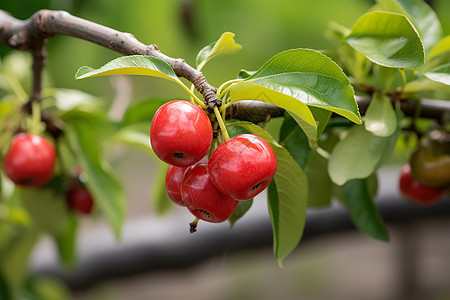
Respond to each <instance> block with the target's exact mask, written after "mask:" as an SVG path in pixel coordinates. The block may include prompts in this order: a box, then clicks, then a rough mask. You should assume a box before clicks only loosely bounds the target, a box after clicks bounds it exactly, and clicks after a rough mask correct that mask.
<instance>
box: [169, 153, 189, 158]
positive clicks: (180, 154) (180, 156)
mask: <svg viewBox="0 0 450 300" xmlns="http://www.w3.org/2000/svg"><path fill="white" fill-rule="evenodd" d="M172 156H173V157H175V158H178V159H183V158H185V157H186V154H184V153H181V152H174V153H173V154H172Z"/></svg>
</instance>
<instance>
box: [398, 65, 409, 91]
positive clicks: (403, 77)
mask: <svg viewBox="0 0 450 300" xmlns="http://www.w3.org/2000/svg"><path fill="white" fill-rule="evenodd" d="M398 71H399V72H400V74H401V75H402V80H403V83H402V88H401V90H402V91H403V90H404V89H405V86H406V82H407V80H406V74H405V70H403V69H398Z"/></svg>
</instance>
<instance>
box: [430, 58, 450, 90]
mask: <svg viewBox="0 0 450 300" xmlns="http://www.w3.org/2000/svg"><path fill="white" fill-rule="evenodd" d="M424 75H425V76H426V77H427V78H428V79H431V80H433V81H436V82H440V83H443V84H445V85H450V62H449V63H448V64H445V65H442V66H439V67H437V68H435V69H432V70H430V71H428V72H426V73H425V74H424Z"/></svg>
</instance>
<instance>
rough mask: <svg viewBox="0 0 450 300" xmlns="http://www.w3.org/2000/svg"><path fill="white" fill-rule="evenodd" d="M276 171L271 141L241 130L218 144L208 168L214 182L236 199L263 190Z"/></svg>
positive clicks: (253, 194) (242, 198)
mask: <svg viewBox="0 0 450 300" xmlns="http://www.w3.org/2000/svg"><path fill="white" fill-rule="evenodd" d="M276 171H277V158H276V157H275V153H274V152H273V150H272V148H271V147H270V145H269V144H268V143H267V142H266V141H265V140H264V139H262V138H260V137H258V136H256V135H253V134H241V135H238V136H235V137H233V138H231V139H230V140H228V141H226V142H225V143H223V144H221V145H220V146H219V147H217V149H216V150H214V152H213V153H212V154H211V157H210V159H209V163H208V172H209V174H210V175H211V180H212V182H213V183H214V185H215V186H216V187H217V188H218V189H219V190H220V191H221V192H222V193H224V194H227V195H229V196H231V197H232V198H234V199H236V200H248V199H251V198H253V197H255V196H256V195H258V194H259V193H260V192H262V191H263V190H264V189H265V188H266V187H267V186H268V185H269V183H270V181H271V180H272V178H273V176H274V175H275V173H276Z"/></svg>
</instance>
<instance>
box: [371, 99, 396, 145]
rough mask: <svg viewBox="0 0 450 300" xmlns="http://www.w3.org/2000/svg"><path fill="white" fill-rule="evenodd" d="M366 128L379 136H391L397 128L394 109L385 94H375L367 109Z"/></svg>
mask: <svg viewBox="0 0 450 300" xmlns="http://www.w3.org/2000/svg"><path fill="white" fill-rule="evenodd" d="M364 126H365V128H366V130H367V131H370V132H372V133H373V134H374V135H377V136H390V135H391V134H393V133H394V131H395V129H396V128H397V117H396V116H395V111H394V107H393V106H392V103H391V101H390V99H389V97H387V96H386V95H385V94H382V93H378V92H377V93H375V94H374V95H373V97H372V100H371V102H370V104H369V107H368V108H367V111H366V114H365V119H364Z"/></svg>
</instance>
